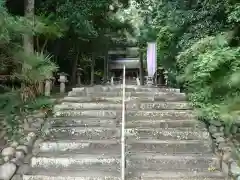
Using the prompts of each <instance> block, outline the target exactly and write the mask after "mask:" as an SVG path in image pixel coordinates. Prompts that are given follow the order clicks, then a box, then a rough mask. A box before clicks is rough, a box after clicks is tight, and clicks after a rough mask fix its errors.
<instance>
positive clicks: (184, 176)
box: [23, 168, 227, 180]
mask: <svg viewBox="0 0 240 180" xmlns="http://www.w3.org/2000/svg"><path fill="white" fill-rule="evenodd" d="M47 179H51V180H63V179H64V180H121V178H120V173H119V172H101V171H90V170H85V171H79V170H66V169H64V170H63V169H54V168H52V169H43V168H41V169H39V168H38V169H36V168H32V169H30V172H29V173H28V174H27V175H23V180H47ZM139 179H142V180H153V179H156V180H224V179H225V178H224V176H223V174H222V173H221V172H218V171H216V172H185V171H182V172H181V171H180V172H176V171H146V172H144V171H143V172H139V173H133V174H129V175H126V180H139ZM226 179H227V178H226Z"/></svg>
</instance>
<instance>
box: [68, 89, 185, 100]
mask: <svg viewBox="0 0 240 180" xmlns="http://www.w3.org/2000/svg"><path fill="white" fill-rule="evenodd" d="M68 96H69V97H86V96H88V97H122V92H121V91H120V92H94V93H86V92H75V91H70V92H69V93H68ZM125 97H135V98H137V99H139V98H145V97H149V98H153V97H154V98H155V99H159V100H169V101H185V100H186V95H185V93H178V92H126V93H125Z"/></svg>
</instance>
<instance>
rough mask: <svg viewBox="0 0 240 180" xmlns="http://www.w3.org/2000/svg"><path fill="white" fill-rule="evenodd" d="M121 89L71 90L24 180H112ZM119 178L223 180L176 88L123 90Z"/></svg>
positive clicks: (116, 160)
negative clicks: (123, 160) (123, 149)
mask: <svg viewBox="0 0 240 180" xmlns="http://www.w3.org/2000/svg"><path fill="white" fill-rule="evenodd" d="M121 91H122V89H121V86H95V87H88V88H73V90H72V91H71V92H69V94H68V96H67V97H65V98H63V99H62V101H61V104H58V105H56V106H55V107H54V117H53V118H49V121H48V123H47V125H46V127H48V128H47V129H46V137H45V138H44V141H42V142H41V143H39V144H36V146H35V148H34V154H35V156H34V157H33V158H32V160H31V166H32V168H31V170H30V171H29V172H28V173H26V174H24V176H23V179H24V180H120V179H121V173H120V170H121V143H120V137H121V119H122V117H121V110H122V104H121V101H122V93H121ZM125 116H126V129H125V135H126V138H125V141H126V142H125V144H126V146H125V147H126V154H125V157H126V174H125V176H126V180H138V179H142V180H150V179H151V180H152V179H153V180H223V179H225V178H224V175H223V174H222V173H221V172H219V171H214V172H210V171H209V168H211V167H212V166H215V164H216V161H217V158H216V157H215V156H214V155H213V153H212V146H211V140H210V137H209V133H208V132H207V130H206V128H205V125H204V124H203V123H201V122H199V121H197V120H196V118H195V113H194V112H193V110H192V109H191V107H190V106H189V105H188V104H187V102H186V97H185V94H183V93H180V91H179V89H170V88H148V87H137V86H127V87H126V114H125Z"/></svg>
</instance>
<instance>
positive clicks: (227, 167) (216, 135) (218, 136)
mask: <svg viewBox="0 0 240 180" xmlns="http://www.w3.org/2000/svg"><path fill="white" fill-rule="evenodd" d="M208 123H209V124H208V130H209V133H210V135H211V137H212V140H213V149H214V152H215V154H216V155H217V157H218V159H219V162H218V167H219V168H220V170H221V171H222V172H223V173H224V174H226V175H228V176H230V177H231V178H233V179H234V180H240V166H239V165H238V163H237V160H236V158H235V157H234V155H233V153H234V146H233V143H232V142H231V141H230V139H229V138H226V137H225V132H226V128H225V126H224V123H223V122H222V121H219V120H211V121H210V122H208Z"/></svg>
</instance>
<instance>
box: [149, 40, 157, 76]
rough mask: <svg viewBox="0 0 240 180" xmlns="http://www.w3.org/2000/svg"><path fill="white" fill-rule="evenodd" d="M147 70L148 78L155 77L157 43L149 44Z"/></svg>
mask: <svg viewBox="0 0 240 180" xmlns="http://www.w3.org/2000/svg"><path fill="white" fill-rule="evenodd" d="M147 70H148V76H150V77H153V75H154V73H155V72H156V70H157V49H156V42H149V43H148V47H147Z"/></svg>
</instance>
